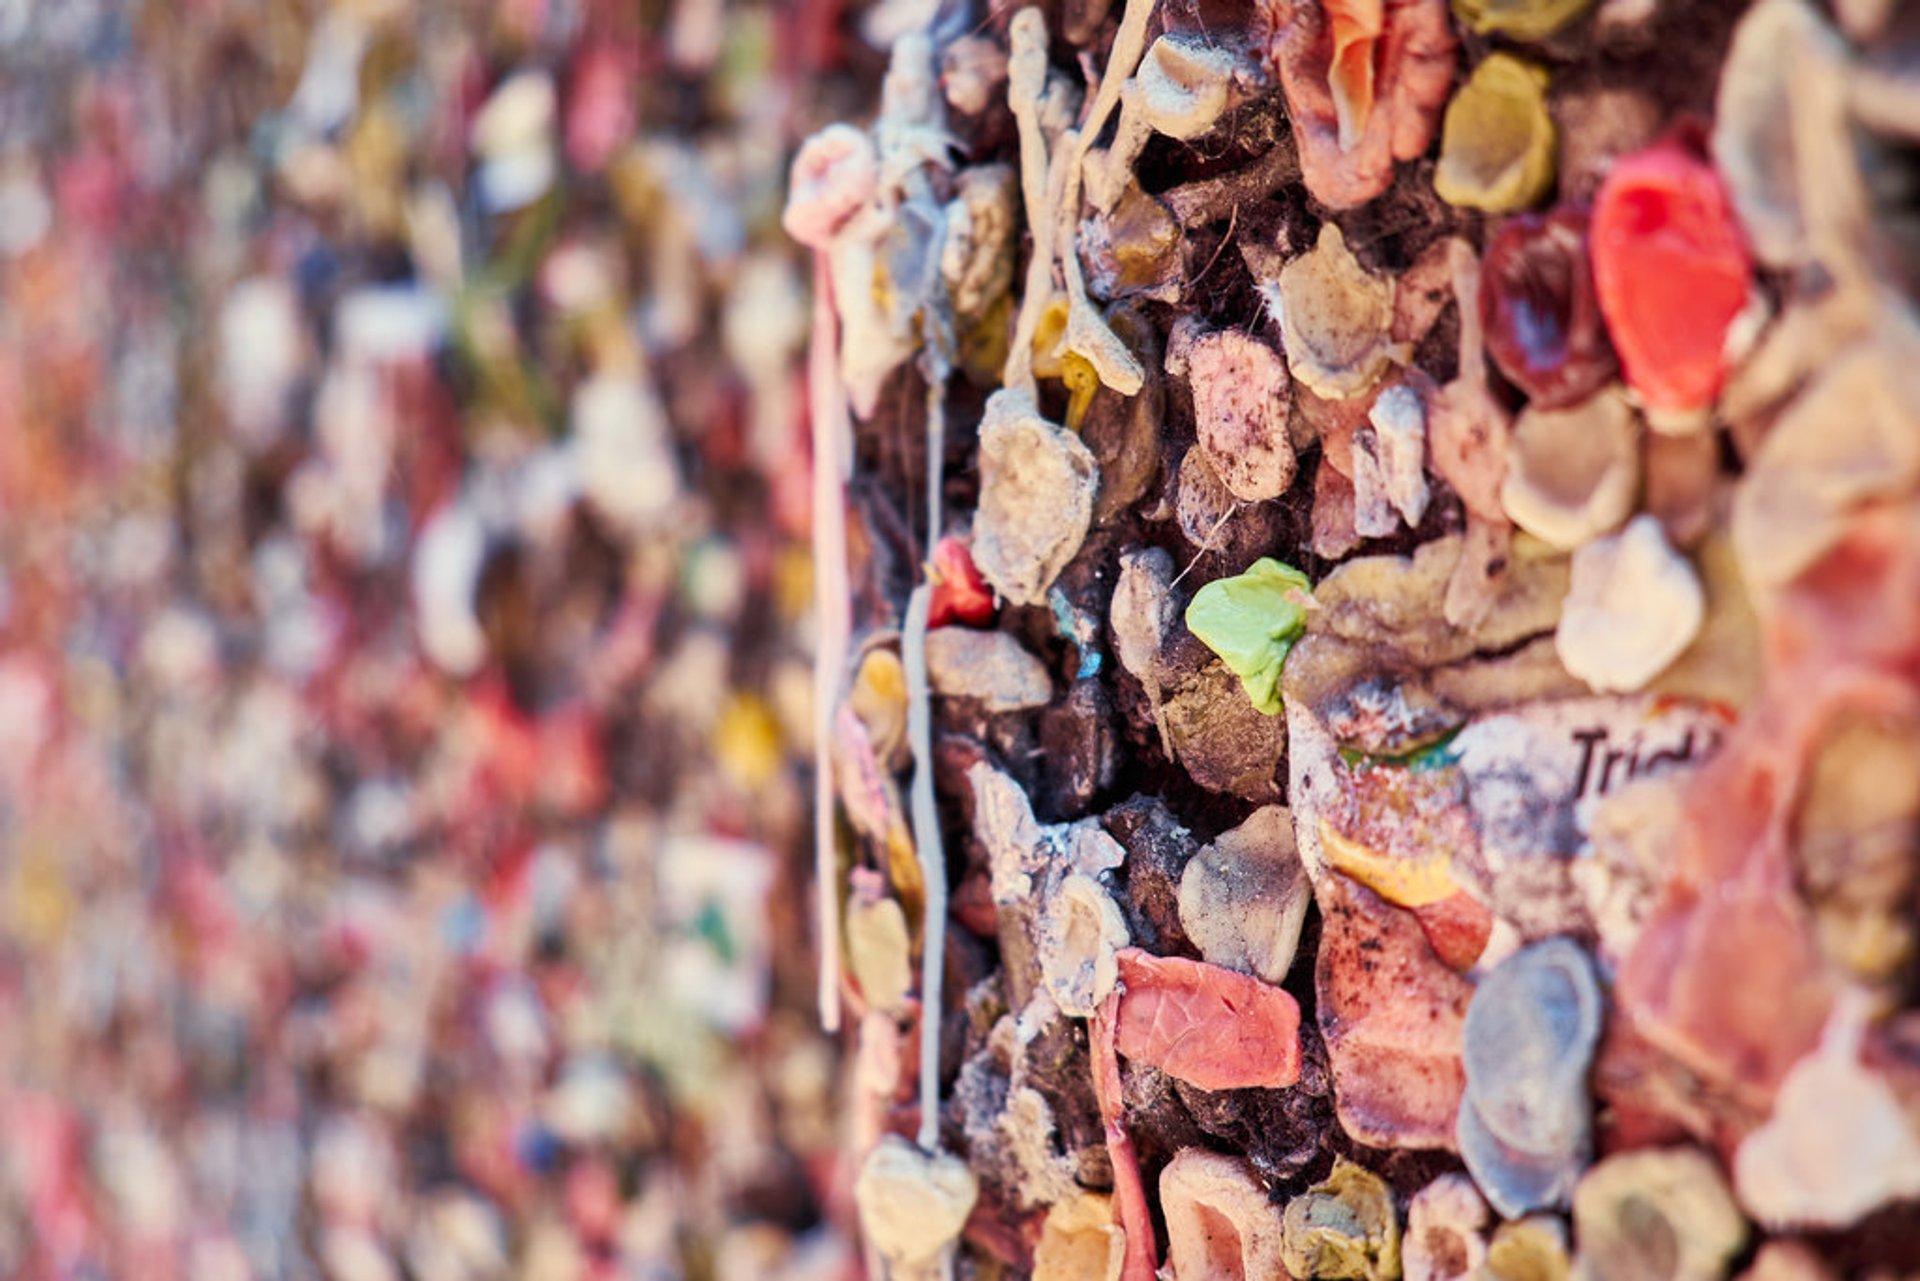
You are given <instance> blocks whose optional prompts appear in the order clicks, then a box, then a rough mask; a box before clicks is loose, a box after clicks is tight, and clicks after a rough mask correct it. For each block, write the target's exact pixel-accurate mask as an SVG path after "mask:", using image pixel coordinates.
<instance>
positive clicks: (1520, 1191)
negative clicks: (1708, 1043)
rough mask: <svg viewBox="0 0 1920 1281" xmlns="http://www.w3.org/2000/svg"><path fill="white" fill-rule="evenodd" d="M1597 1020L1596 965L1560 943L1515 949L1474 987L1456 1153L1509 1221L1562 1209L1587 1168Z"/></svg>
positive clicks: (1580, 951)
mask: <svg viewBox="0 0 1920 1281" xmlns="http://www.w3.org/2000/svg"><path fill="white" fill-rule="evenodd" d="M1600 1017H1601V998H1600V988H1599V984H1598V982H1597V981H1596V980H1595V978H1594V975H1593V963H1592V961H1591V960H1590V959H1589V958H1588V956H1587V954H1586V952H1585V950H1583V949H1582V948H1581V947H1580V945H1579V944H1577V943H1575V942H1573V941H1572V940H1570V939H1566V938H1551V939H1548V940H1546V941H1545V942H1543V943H1536V944H1534V945H1533V946H1531V947H1528V948H1525V949H1523V950H1521V951H1519V952H1516V953H1514V954H1513V955H1512V956H1511V957H1508V958H1507V959H1506V960H1505V961H1504V962H1502V963H1501V964H1500V965H1499V966H1497V967H1495V968H1494V970H1493V971H1492V972H1490V973H1489V974H1488V975H1487V976H1486V977H1485V978H1483V979H1481V980H1480V985H1479V987H1477V988H1476V989H1475V990H1474V994H1473V1000H1472V1003H1471V1004H1470V1005H1469V1006H1468V1008H1467V1019H1466V1025H1465V1028H1464V1039H1463V1051H1462V1062H1463V1063H1464V1065H1465V1067H1466V1074H1467V1089H1466V1094H1465V1095H1464V1096H1463V1098H1462V1100H1461V1106H1460V1119H1459V1131H1458V1133H1459V1140H1460V1154H1461V1156H1462V1158H1463V1159H1464V1160H1465V1161H1466V1164H1467V1170H1468V1172H1469V1173H1471V1174H1472V1175H1473V1179H1474V1182H1475V1183H1477V1184H1478V1185H1479V1186H1480V1190H1481V1191H1482V1192H1484V1193H1485V1194H1486V1196H1487V1200H1488V1201H1490V1202H1491V1203H1492V1204H1493V1206H1494V1208H1495V1209H1497V1210H1499V1211H1500V1212H1501V1214H1503V1215H1505V1216H1507V1217H1509V1218H1511V1217H1514V1216H1517V1215H1521V1214H1524V1213H1526V1212H1528V1211H1530V1210H1536V1209H1542V1208H1546V1207H1548V1206H1553V1205H1557V1204H1560V1203H1563V1202H1564V1201H1565V1200H1566V1198H1567V1197H1568V1195H1569V1194H1570V1193H1571V1192H1572V1191H1573V1184H1574V1180H1575V1179H1576V1178H1577V1177H1578V1175H1579V1172H1580V1169H1581V1167H1583V1166H1584V1165H1585V1164H1586V1161H1587V1159H1588V1155H1589V1151H1590V1148H1591V1144H1592V1118H1591V1115H1590V1113H1591V1107H1592V1104H1591V1101H1590V1099H1589V1097H1588V1093H1587V1083H1586V1078H1587V1069H1588V1065H1589V1064H1590V1063H1591V1061H1592V1058H1593V1051H1594V1047H1595V1045H1596V1044H1598V1042H1599V1037H1600Z"/></svg>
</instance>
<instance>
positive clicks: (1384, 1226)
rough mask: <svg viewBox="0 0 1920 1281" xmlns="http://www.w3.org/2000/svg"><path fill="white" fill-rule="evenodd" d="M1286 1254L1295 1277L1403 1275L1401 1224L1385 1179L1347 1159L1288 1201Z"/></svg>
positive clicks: (1376, 1279) (1365, 1280)
mask: <svg viewBox="0 0 1920 1281" xmlns="http://www.w3.org/2000/svg"><path fill="white" fill-rule="evenodd" d="M1285 1222H1286V1242H1285V1246H1284V1256H1285V1259H1286V1264H1287V1270H1288V1272H1289V1273H1290V1274H1291V1275H1293V1276H1296V1277H1329V1278H1354V1279H1356V1281H1392V1279H1393V1278H1396V1277H1398V1276H1399V1275H1400V1221H1399V1219H1398V1218H1396V1217H1395V1215H1394V1210H1393V1193H1392V1191H1391V1190H1390V1189H1389V1188H1388V1187H1387V1185H1386V1182H1385V1180H1383V1179H1381V1177H1380V1176H1379V1175H1377V1174H1375V1173H1373V1172H1372V1171H1371V1170H1368V1169H1366V1168H1365V1167H1364V1166H1360V1165H1356V1164H1355V1163H1354V1162H1352V1161H1349V1160H1347V1159H1346V1158H1345V1157H1335V1158H1334V1160H1333V1172H1332V1173H1331V1174H1329V1175H1328V1176H1327V1180H1326V1182H1324V1183H1318V1184H1315V1185H1314V1186H1313V1187H1312V1188H1309V1189H1308V1190H1307V1191H1306V1192H1304V1193H1302V1194H1301V1195H1300V1196H1297V1197H1295V1198H1294V1199H1293V1200H1291V1201H1289V1202H1287V1212H1286V1218H1285Z"/></svg>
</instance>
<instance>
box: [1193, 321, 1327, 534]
mask: <svg viewBox="0 0 1920 1281" xmlns="http://www.w3.org/2000/svg"><path fill="white" fill-rule="evenodd" d="M1189 332H1190V331H1188V330H1185V329H1176V330H1175V331H1174V339H1173V343H1172V344H1170V346H1169V350H1168V353H1167V359H1168V361H1169V362H1171V363H1174V364H1178V365H1180V366H1182V367H1184V368H1185V370H1186V376H1187V381H1188V384H1189V385H1190V386H1191V387H1192V389H1193V417H1194V426H1195V429H1196V431H1197V433H1198V443H1199V446H1200V449H1201V451H1202V454H1203V456H1204V457H1205V458H1206V460H1207V462H1208V464H1209V465H1210V466H1211V467H1212V468H1213V472H1214V474H1215V475H1216V476H1218V477H1219V478H1220V480H1221V482H1222V483H1223V484H1225V485H1226V487H1227V489H1228V491H1229V492H1231V493H1232V494H1233V496H1234V497H1235V498H1237V499H1239V500H1240V501H1242V502H1249V503H1251V502H1260V501H1262V500H1263V499H1268V498H1278V497H1279V496H1280V495H1282V494H1284V493H1286V492H1287V488H1288V486H1290V485H1292V484H1293V476H1294V470H1295V466H1296V463H1295V459H1294V454H1293V442H1292V441H1291V440H1290V439H1288V436H1287V410H1288V406H1289V404H1290V403H1291V399H1292V396H1291V389H1292V385H1293V384H1292V380H1291V379H1289V378H1288V377H1287V366H1286V362H1285V361H1284V360H1282V359H1281V357H1280V353H1279V352H1277V351H1275V350H1274V349H1273V348H1272V347H1269V346H1268V345H1267V344H1266V343H1264V342H1261V341H1260V340H1259V339H1258V338H1253V337H1249V336H1248V335H1246V334H1243V333H1241V332H1240V331H1239V330H1237V329H1228V330H1220V331H1216V332H1213V333H1208V334H1201V335H1199V336H1198V337H1194V338H1190V339H1189V338H1188V337H1187V335H1188V333H1189Z"/></svg>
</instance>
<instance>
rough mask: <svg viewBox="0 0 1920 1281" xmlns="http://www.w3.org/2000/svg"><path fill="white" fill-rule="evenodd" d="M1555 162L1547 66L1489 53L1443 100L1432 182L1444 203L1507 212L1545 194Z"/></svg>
mask: <svg viewBox="0 0 1920 1281" xmlns="http://www.w3.org/2000/svg"><path fill="white" fill-rule="evenodd" d="M1553 169H1554V128H1553V118H1552V117H1551V116H1549V115H1548V114H1547V73H1546V72H1545V71H1544V70H1542V69H1541V68H1539V67H1536V66H1534V65H1533V64H1532V63H1529V62H1524V61H1522V60H1521V59H1519V58H1516V57H1514V56H1513V55H1511V54H1507V53H1496V54H1493V55H1491V56H1489V57H1488V58H1487V59H1486V60H1485V61H1483V62H1482V63H1481V64H1480V65H1479V66H1477V67H1475V68H1474V69H1473V74H1472V75H1471V76H1470V77H1468V79H1467V83H1466V84H1464V85H1462V86H1461V88H1460V92H1458V93H1456V94H1455V95H1454V96H1453V101H1452V102H1449V103H1448V104H1447V117H1446V123H1445V124H1444V125H1443V126H1442V128H1441V135H1440V163H1439V165H1438V166H1437V167H1436V168H1435V169H1434V171H1433V187H1434V190H1435V191H1437V192H1439V193H1440V198H1441V199H1442V200H1445V201H1446V202H1447V203H1448V204H1452V205H1459V206H1461V207H1462V208H1467V209H1480V210H1484V211H1485V212H1487V213H1507V212H1509V211H1511V210H1515V209H1524V208H1526V207H1527V206H1528V205H1531V204H1533V203H1535V202H1536V201H1538V200H1540V199H1541V198H1542V197H1543V196H1545V195H1546V194H1547V192H1548V191H1550V190H1551V189H1552V187H1553Z"/></svg>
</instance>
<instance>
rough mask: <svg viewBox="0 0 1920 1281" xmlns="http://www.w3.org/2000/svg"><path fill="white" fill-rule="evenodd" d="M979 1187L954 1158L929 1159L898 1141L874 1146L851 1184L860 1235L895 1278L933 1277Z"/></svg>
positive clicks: (892, 1139) (886, 1140)
mask: <svg viewBox="0 0 1920 1281" xmlns="http://www.w3.org/2000/svg"><path fill="white" fill-rule="evenodd" d="M978 1196H979V1185H978V1184H977V1183H976V1182H975V1180H974V1176H973V1171H972V1170H970V1169H968V1168H967V1163H966V1162H965V1161H962V1160H961V1159H960V1158H959V1157H956V1156H951V1155H949V1154H947V1153H945V1152H940V1153H936V1154H934V1155H932V1156H929V1155H928V1154H926V1153H925V1152H922V1151H921V1150H920V1149H919V1148H916V1147H914V1146H913V1144H911V1143H909V1142H907V1141H906V1140H905V1139H903V1138H900V1137H899V1136H898V1135H891V1134H890V1135H887V1136H886V1137H884V1138H882V1139H881V1140H880V1142H879V1143H877V1144H875V1145H874V1148H873V1150H872V1151H871V1152H869V1153H868V1154H867V1158H866V1160H865V1161H863V1162H861V1165H860V1176H859V1177H858V1178H857V1179H855V1180H854V1185H853V1199H854V1203H855V1204H856V1205H858V1206H859V1208H860V1229H861V1231H862V1232H864V1233H865V1234H866V1237H867V1240H869V1241H871V1242H872V1243H873V1245H874V1246H875V1248H877V1249H878V1250H879V1251H880V1253H881V1254H883V1255H885V1256H886V1258H887V1261H888V1262H889V1263H890V1264H892V1265H893V1267H894V1268H895V1269H896V1272H895V1274H894V1275H895V1276H896V1277H901V1276H912V1277H921V1276H926V1277H933V1276H937V1275H939V1271H938V1262H939V1260H940V1258H941V1257H942V1255H944V1254H945V1253H946V1251H947V1250H948V1249H949V1248H950V1247H951V1246H952V1244H953V1243H954V1242H955V1241H956V1240H958V1239H959V1236H960V1228H961V1226H962V1225H963V1224H965V1223H966V1221H967V1215H968V1214H969V1213H971V1212H972V1210H973V1203H974V1200H975V1199H976V1198H977V1197H978Z"/></svg>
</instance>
